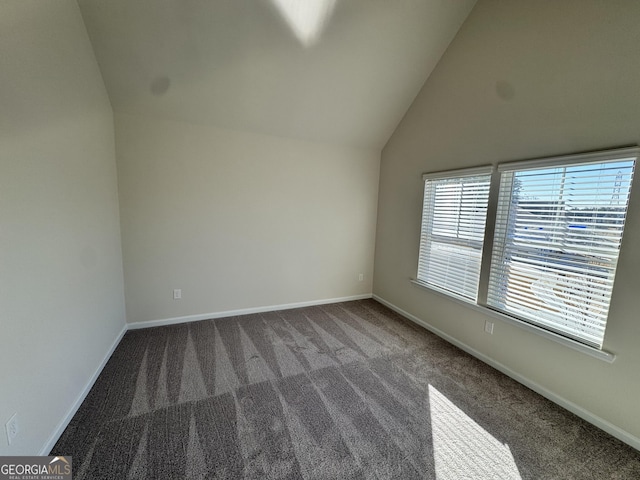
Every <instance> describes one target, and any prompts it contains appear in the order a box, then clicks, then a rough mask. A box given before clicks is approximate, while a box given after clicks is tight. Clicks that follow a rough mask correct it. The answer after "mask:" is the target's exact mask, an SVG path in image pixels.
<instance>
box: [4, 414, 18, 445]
mask: <svg viewBox="0 0 640 480" xmlns="http://www.w3.org/2000/svg"><path fill="white" fill-rule="evenodd" d="M4 427H5V429H6V430H7V442H8V443H9V445H11V442H13V441H14V440H15V438H16V437H17V436H18V432H19V431H20V428H19V427H18V414H17V413H14V414H13V416H12V417H11V418H10V419H9V421H8V422H7V423H6V425H5V426H4Z"/></svg>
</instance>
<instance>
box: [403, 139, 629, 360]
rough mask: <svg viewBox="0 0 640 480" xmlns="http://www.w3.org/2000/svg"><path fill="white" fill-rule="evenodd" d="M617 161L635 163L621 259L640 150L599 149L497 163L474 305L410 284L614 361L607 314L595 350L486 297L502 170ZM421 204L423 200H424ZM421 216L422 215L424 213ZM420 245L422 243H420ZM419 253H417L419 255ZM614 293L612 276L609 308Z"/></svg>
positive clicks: (424, 176)
mask: <svg viewBox="0 0 640 480" xmlns="http://www.w3.org/2000/svg"><path fill="white" fill-rule="evenodd" d="M616 160H634V162H635V164H634V171H633V173H632V178H631V182H630V184H629V185H630V187H629V196H628V198H627V200H628V201H627V204H626V210H625V223H624V224H623V227H622V238H621V243H620V249H619V250H618V253H617V254H618V259H619V256H620V252H621V251H622V245H623V244H624V227H625V226H626V223H627V221H628V218H629V211H630V209H631V208H632V207H631V203H632V202H631V199H632V196H633V194H632V192H633V190H634V183H636V179H635V168H637V167H638V162H639V160H640V147H638V146H633V147H625V148H617V149H609V150H602V151H597V152H588V153H580V154H571V155H561V156H553V157H545V158H538V159H532V160H520V161H515V162H504V163H502V162H501V163H498V164H497V168H495V169H493V170H492V173H491V182H490V190H489V205H488V209H487V219H486V224H485V237H484V245H483V254H482V260H481V266H480V280H479V285H478V295H477V300H476V301H475V302H473V301H470V300H469V299H467V298H464V297H460V296H458V295H455V294H452V293H451V292H449V291H448V290H445V289H438V288H433V287H432V286H430V285H427V284H425V283H424V282H422V281H419V280H417V279H412V280H411V281H412V283H413V284H415V285H417V286H419V287H423V288H427V289H428V290H430V291H433V292H435V293H437V294H439V295H442V296H444V297H446V298H449V299H452V300H454V301H456V302H458V303H461V304H464V305H465V306H467V307H470V308H472V309H474V310H477V311H479V312H481V313H483V314H485V315H486V316H489V317H492V318H497V319H499V320H502V321H505V322H506V323H510V324H513V325H516V326H518V327H520V328H522V329H525V330H527V331H530V332H534V333H536V334H538V335H541V336H543V337H546V338H549V339H551V340H553V341H555V342H558V343H561V344H563V345H565V346H568V347H569V348H572V349H574V350H577V351H580V352H582V353H586V354H588V355H590V356H592V357H595V358H599V359H601V360H604V361H607V362H613V361H614V360H615V355H614V354H613V353H610V352H608V351H607V350H606V328H607V327H608V324H609V315H608V314H607V317H606V321H605V333H604V339H603V342H602V344H601V346H600V348H598V347H597V346H594V345H589V344H587V343H584V342H582V341H580V340H577V339H574V338H571V337H568V336H566V335H564V334H562V333H558V332H556V331H553V330H548V329H545V328H544V327H542V326H539V325H536V324H534V323H531V322H529V321H527V320H526V319H523V318H519V317H518V316H516V315H513V314H512V313H510V312H505V311H504V310H500V309H497V308H495V307H493V306H491V305H489V303H488V301H487V295H488V291H489V281H490V270H491V264H492V259H493V255H494V236H495V235H496V217H497V214H498V198H499V195H500V191H499V190H500V181H501V176H502V173H503V172H505V171H517V170H520V169H527V170H528V169H533V168H544V167H549V168H552V167H561V166H569V165H576V164H585V163H587V164H588V163H598V162H612V161H616ZM482 168H484V169H486V168H487V167H480V169H482ZM465 170H467V171H472V170H474V169H464V170H457V171H458V172H464V171H465ZM455 173H456V170H450V171H446V172H437V173H434V174H424V175H423V179H425V178H435V177H436V176H447V175H449V176H452V175H454V174H455ZM423 205H424V198H423ZM423 215H424V212H423ZM421 246H422V243H421ZM418 253H419V254H420V252H418ZM614 292H615V277H614V286H613V290H612V294H611V296H610V297H609V306H610V305H611V298H612V297H613V295H614Z"/></svg>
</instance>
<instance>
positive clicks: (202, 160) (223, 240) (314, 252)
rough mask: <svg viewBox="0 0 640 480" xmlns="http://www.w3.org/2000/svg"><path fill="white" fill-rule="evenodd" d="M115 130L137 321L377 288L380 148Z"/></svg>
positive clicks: (137, 120) (175, 129)
mask: <svg viewBox="0 0 640 480" xmlns="http://www.w3.org/2000/svg"><path fill="white" fill-rule="evenodd" d="M115 125H116V152H117V153H116V156H117V159H118V176H119V191H120V205H121V219H122V223H121V225H122V245H123V256H124V265H125V268H124V272H125V292H126V294H125V296H126V305H127V320H128V321H129V322H139V321H146V320H159V319H165V318H174V317H180V316H185V315H197V314H205V313H215V312H222V311H228V310H237V309H245V308H252V307H261V306H271V305H283V304H288V303H297V302H304V301H313V300H322V299H327V298H336V297H345V296H351V295H359V294H367V293H371V286H372V273H373V253H374V237H375V222H376V207H377V204H376V202H377V189H378V173H379V164H380V153H379V152H375V151H369V150H359V149H353V148H347V147H335V146H329V145H323V144H315V143H308V142H301V141H295V140H290V139H284V138H279V137H270V136H263V135H254V134H249V133H241V132H234V131H229V130H220V129H217V128H214V127H209V126H203V125H195V124H188V123H182V122H174V121H162V120H157V119H152V118H148V117H142V116H131V115H125V114H116V115H115ZM360 273H362V274H363V275H364V279H363V281H359V279H358V275H359V274H360ZM177 288H179V289H181V290H182V299H181V300H174V299H173V289H177Z"/></svg>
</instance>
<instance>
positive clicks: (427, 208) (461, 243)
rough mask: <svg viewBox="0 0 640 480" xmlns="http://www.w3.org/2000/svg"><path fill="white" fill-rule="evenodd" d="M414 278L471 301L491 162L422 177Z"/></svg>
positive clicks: (480, 253)
mask: <svg viewBox="0 0 640 480" xmlns="http://www.w3.org/2000/svg"><path fill="white" fill-rule="evenodd" d="M424 180H425V185H424V208H423V214H422V234H421V241H420V259H419V262H418V281H421V282H424V283H425V284H427V285H429V286H432V287H436V288H441V289H444V290H446V291H448V292H451V293H454V294H456V295H459V296H461V297H463V298H465V299H468V300H472V301H474V302H475V301H476V297H477V295H478V279H479V277H480V263H481V259H482V246H483V242H484V228H485V222H486V218H487V204H488V200H489V184H490V181H491V167H486V168H480V169H470V170H463V171H457V172H445V173H440V174H431V175H425V176H424Z"/></svg>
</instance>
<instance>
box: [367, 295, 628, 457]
mask: <svg viewBox="0 0 640 480" xmlns="http://www.w3.org/2000/svg"><path fill="white" fill-rule="evenodd" d="M372 298H373V299H374V300H376V301H378V302H380V303H382V304H383V305H385V306H387V307H389V308H390V309H391V310H393V311H395V312H397V313H399V314H400V315H402V316H403V317H405V318H407V319H409V320H411V321H412V322H414V323H417V324H418V325H420V326H421V327H424V328H426V329H427V330H429V331H430V332H433V333H435V334H436V335H438V336H439V337H441V338H443V339H444V340H446V341H447V342H449V343H451V344H453V345H455V346H456V347H458V348H460V349H461V350H464V351H465V352H467V353H469V354H470V355H473V356H474V357H476V358H477V359H479V360H481V361H483V362H484V363H486V364H488V365H491V366H492V367H493V368H495V369H496V370H499V371H500V372H502V373H504V374H505V375H507V376H509V377H511V378H513V379H514V380H515V381H517V382H519V383H521V384H523V385H525V386H526V387H528V388H530V389H531V390H533V391H534V392H537V393H539V394H540V395H542V396H543V397H545V398H547V399H549V400H551V401H552V402H553V403H556V404H557V405H560V406H561V407H563V408H565V409H566V410H569V411H570V412H571V413H574V414H575V415H577V416H578V417H580V418H582V419H583V420H586V421H587V422H589V423H591V424H592V425H595V426H596V427H598V428H600V429H602V430H604V431H605V432H607V433H608V434H610V435H611V436H613V437H616V438H617V439H618V440H621V441H623V442H624V443H626V444H627V445H630V446H631V447H633V448H635V449H636V450H640V438H638V437H636V436H635V435H632V434H631V433H629V432H627V431H626V430H623V429H621V428H620V427H618V426H616V425H614V424H613V423H611V422H608V421H607V420H605V419H603V418H600V417H598V416H597V415H594V414H593V413H591V412H589V411H588V410H586V409H584V408H582V407H581V406H580V405H577V404H575V403H573V402H571V401H569V400H567V399H566V398H563V397H561V396H560V395H558V394H556V393H554V392H552V391H551V390H548V389H547V388H545V387H543V386H542V385H539V384H538V383H536V382H534V381H532V380H529V379H528V378H526V377H524V376H522V375H520V374H519V373H517V372H515V371H513V370H511V369H510V368H509V367H507V366H505V365H503V364H501V363H500V362H497V361H496V360H494V359H492V358H491V357H488V356H486V355H485V354H483V353H481V352H479V351H477V350H475V349H474V348H471V347H470V346H468V345H467V344H465V343H462V342H461V341H459V340H457V339H455V338H454V337H452V336H451V335H449V334H447V333H445V332H443V331H442V330H440V329H438V328H436V327H434V326H432V325H430V324H429V323H427V322H425V321H424V320H422V319H420V318H418V317H416V316H415V315H412V314H410V313H409V312H406V311H405V310H403V309H401V308H400V307H397V306H396V305H394V304H393V303H391V302H388V301H387V300H385V299H383V298H382V297H380V296H378V295H375V294H374V295H372Z"/></svg>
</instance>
